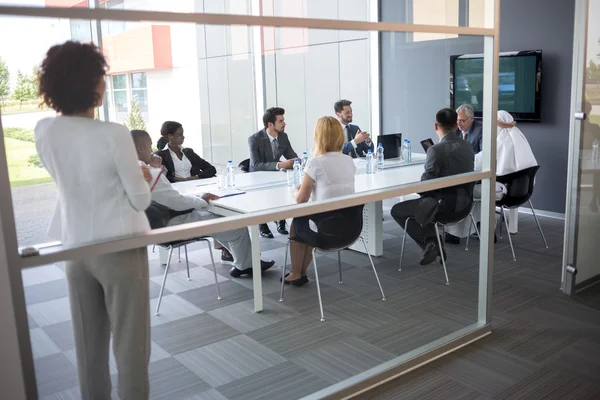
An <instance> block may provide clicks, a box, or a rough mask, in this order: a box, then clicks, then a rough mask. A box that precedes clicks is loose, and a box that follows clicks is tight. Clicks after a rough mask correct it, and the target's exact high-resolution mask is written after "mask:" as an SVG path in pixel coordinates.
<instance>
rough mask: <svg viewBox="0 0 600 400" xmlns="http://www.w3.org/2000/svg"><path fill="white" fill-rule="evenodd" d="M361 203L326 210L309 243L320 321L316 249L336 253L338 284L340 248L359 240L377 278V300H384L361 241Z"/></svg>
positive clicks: (285, 261) (282, 269)
mask: <svg viewBox="0 0 600 400" xmlns="http://www.w3.org/2000/svg"><path fill="white" fill-rule="evenodd" d="M363 207H364V206H363V205H360V206H355V207H350V208H345V209H342V210H336V211H330V212H327V213H324V214H326V216H324V217H323V216H322V218H320V219H319V221H318V222H317V230H318V232H317V236H316V243H314V246H313V243H310V245H311V246H313V250H312V257H313V259H312V263H313V265H314V268H315V281H316V283H317V296H318V298H319V309H320V311H321V321H325V315H324V313H323V300H322V298H321V286H320V284H319V270H318V267H317V257H316V252H317V250H320V251H322V252H337V254H338V270H339V274H340V280H339V284H340V285H341V284H343V280H342V260H341V254H340V251H341V250H344V249H345V248H347V247H349V246H352V245H353V244H354V243H355V242H356V241H358V240H360V241H361V242H362V243H363V245H364V246H365V252H366V253H367V255H368V256H369V261H370V262H371V268H373V273H374V274H375V279H376V280H377V285H379V290H380V291H381V300H382V301H385V294H384V293H383V287H382V286H381V281H380V280H379V276H378V275H377V270H376V269H375V264H373V259H372V258H371V254H369V250H368V249H367V244H366V243H365V241H364V239H363V237H362V236H361V234H362V228H363ZM292 240H293V239H289V240H288V242H287V245H286V248H285V259H284V262H283V266H282V267H281V293H280V297H279V301H283V288H284V285H285V282H284V281H285V271H286V265H287V257H288V251H289V248H290V242H291V241H292Z"/></svg>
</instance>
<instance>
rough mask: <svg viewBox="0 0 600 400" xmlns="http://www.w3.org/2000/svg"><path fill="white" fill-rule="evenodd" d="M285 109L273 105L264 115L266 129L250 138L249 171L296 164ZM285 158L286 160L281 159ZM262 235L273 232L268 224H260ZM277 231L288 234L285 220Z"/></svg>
mask: <svg viewBox="0 0 600 400" xmlns="http://www.w3.org/2000/svg"><path fill="white" fill-rule="evenodd" d="M284 114H285V110H284V109H283V108H281V107H272V108H269V109H268V110H267V111H265V114H264V115H263V124H264V126H265V127H264V129H261V130H260V131H258V132H256V133H255V134H253V135H251V136H250V137H249V138H248V146H249V147H250V166H249V171H250V172H254V171H278V170H281V169H290V168H292V167H293V166H294V159H295V158H297V157H298V155H297V154H296V152H295V151H294V149H293V148H292V145H291V144H290V141H289V139H288V136H287V133H285V132H284V131H285V118H284ZM281 158H284V159H285V160H283V161H282V160H281ZM259 231H260V235H261V236H262V237H266V238H269V239H272V238H273V234H272V233H271V230H270V229H269V226H268V225H267V224H261V225H259ZM277 232H279V233H280V234H282V235H287V234H288V231H287V229H286V228H285V220H281V221H279V222H278V223H277Z"/></svg>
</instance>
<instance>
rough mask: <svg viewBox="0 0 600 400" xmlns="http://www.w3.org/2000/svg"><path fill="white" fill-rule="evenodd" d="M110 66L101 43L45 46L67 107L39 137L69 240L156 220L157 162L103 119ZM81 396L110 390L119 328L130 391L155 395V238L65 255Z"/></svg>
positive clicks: (50, 73) (43, 86)
mask: <svg viewBox="0 0 600 400" xmlns="http://www.w3.org/2000/svg"><path fill="white" fill-rule="evenodd" d="M107 68H108V66H107V64H106V60H105V59H104V56H103V55H102V54H101V53H100V51H99V49H98V48H97V47H96V46H94V45H93V44H83V43H78V42H71V41H69V42H66V43H64V44H62V45H57V46H54V47H52V48H50V50H48V53H47V54H46V58H45V59H44V61H43V62H42V65H41V68H40V70H39V76H38V79H39V94H40V95H41V96H42V97H43V100H44V103H45V104H47V105H48V106H49V107H51V108H53V109H54V110H55V111H56V112H57V113H58V116H56V117H52V118H46V119H43V120H41V121H39V122H38V124H37V126H36V127H35V139H36V147H37V151H38V154H39V157H40V160H41V161H42V164H43V165H44V167H45V168H46V169H47V170H48V172H49V173H50V175H51V176H52V178H53V179H54V182H56V187H57V190H58V203H57V206H56V210H55V214H54V216H53V220H52V223H51V228H50V232H49V233H50V236H53V237H55V238H57V239H60V240H61V241H62V243H63V245H67V246H69V245H70V246H73V245H81V244H84V243H92V242H97V241H105V240H110V239H114V238H117V237H122V236H131V235H135V234H139V233H142V232H144V231H147V230H149V229H150V227H149V225H148V220H147V218H146V215H145V213H144V210H145V209H146V208H147V207H148V206H149V204H150V190H149V187H148V184H147V181H149V178H150V177H149V172H148V170H147V168H146V169H144V167H140V165H139V164H138V161H137V155H136V150H135V147H134V145H133V140H132V139H131V134H130V133H129V130H128V129H127V128H126V127H125V126H123V125H120V124H115V123H111V122H103V121H98V120H95V119H94V110H95V109H96V107H99V106H100V105H102V99H103V98H104V91H105V81H104V75H105V73H106V70H107ZM65 273H66V278H67V284H68V287H69V300H70V304H71V317H72V321H73V333H74V337H75V349H76V352H77V368H78V372H79V383H80V388H81V398H83V399H92V398H93V399H110V398H111V386H112V385H111V380H110V370H109V366H108V360H109V351H110V347H109V346H110V337H111V333H112V335H113V349H114V354H115V359H116V361H117V369H118V371H119V374H118V379H119V383H118V390H119V395H120V397H121V398H122V399H147V398H148V392H149V385H148V362H149V358H150V310H149V306H150V304H149V293H148V287H149V281H148V279H149V278H148V257H147V250H146V248H139V249H133V250H127V251H121V252H117V253H112V254H104V255H100V256H94V257H90V258H87V259H85V260H77V261H68V262H66V269H65Z"/></svg>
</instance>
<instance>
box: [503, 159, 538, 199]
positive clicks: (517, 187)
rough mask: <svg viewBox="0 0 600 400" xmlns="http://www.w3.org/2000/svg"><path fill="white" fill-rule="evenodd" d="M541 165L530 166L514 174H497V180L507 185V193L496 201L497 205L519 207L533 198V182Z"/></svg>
mask: <svg viewBox="0 0 600 400" xmlns="http://www.w3.org/2000/svg"><path fill="white" fill-rule="evenodd" d="M538 169H540V166H539V165H536V166H535V167H529V168H526V169H523V170H521V171H517V172H513V173H512V174H508V175H503V176H497V177H496V181H498V182H500V183H502V184H503V185H504V186H506V192H507V193H506V195H505V196H504V197H503V198H502V199H501V200H498V201H497V202H496V206H498V207H504V208H515V207H519V206H521V205H523V204H525V203H527V201H529V199H530V198H531V195H532V194H533V183H534V181H535V174H536V173H537V171H538Z"/></svg>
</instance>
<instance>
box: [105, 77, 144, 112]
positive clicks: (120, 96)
mask: <svg viewBox="0 0 600 400" xmlns="http://www.w3.org/2000/svg"><path fill="white" fill-rule="evenodd" d="M146 79H147V78H146V73H145V72H134V73H130V74H119V75H113V76H111V85H110V87H111V89H110V90H111V92H112V102H109V103H112V104H107V107H108V110H109V115H110V119H111V120H113V121H119V122H123V121H124V120H125V118H127V115H128V114H129V113H130V112H131V103H132V102H133V101H135V102H136V103H137V105H138V108H139V111H140V112H141V113H142V118H143V119H144V121H148V88H147V84H146ZM107 90H108V88H107ZM113 106H114V107H113Z"/></svg>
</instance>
